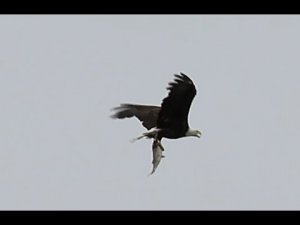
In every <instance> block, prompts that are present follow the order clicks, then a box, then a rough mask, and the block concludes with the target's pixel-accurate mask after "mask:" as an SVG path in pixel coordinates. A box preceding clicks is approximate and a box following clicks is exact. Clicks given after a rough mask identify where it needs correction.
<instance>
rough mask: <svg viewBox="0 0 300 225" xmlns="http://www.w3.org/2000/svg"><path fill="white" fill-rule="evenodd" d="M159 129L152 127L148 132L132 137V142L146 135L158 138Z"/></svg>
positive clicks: (146, 136)
mask: <svg viewBox="0 0 300 225" xmlns="http://www.w3.org/2000/svg"><path fill="white" fill-rule="evenodd" d="M159 130H160V129H158V128H156V127H154V128H152V129H150V130H149V131H148V132H145V133H143V135H142V136H139V137H137V138H134V139H132V140H131V142H135V141H137V140H140V139H142V138H144V137H145V138H154V139H156V140H157V133H158V131H159Z"/></svg>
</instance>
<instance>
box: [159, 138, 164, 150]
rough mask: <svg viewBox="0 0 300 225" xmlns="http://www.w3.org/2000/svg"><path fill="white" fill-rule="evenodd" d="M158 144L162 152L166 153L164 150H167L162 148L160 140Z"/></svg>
mask: <svg viewBox="0 0 300 225" xmlns="http://www.w3.org/2000/svg"><path fill="white" fill-rule="evenodd" d="M157 144H158V145H159V147H160V148H161V150H162V151H164V150H165V149H164V147H163V146H162V144H161V142H160V140H157Z"/></svg>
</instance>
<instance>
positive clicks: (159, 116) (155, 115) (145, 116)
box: [111, 73, 201, 174]
mask: <svg viewBox="0 0 300 225" xmlns="http://www.w3.org/2000/svg"><path fill="white" fill-rule="evenodd" d="M174 76H175V78H174V81H173V82H170V83H169V86H168V87H167V90H169V93H168V96H167V97H165V98H164V99H163V101H162V104H161V106H153V105H137V104H121V105H120V106H118V107H115V108H113V109H112V110H114V111H115V114H113V115H112V116H111V117H112V118H114V119H116V118H118V119H123V118H130V117H133V116H135V117H136V118H138V119H139V120H140V121H141V122H142V124H143V126H144V127H145V128H146V129H147V130H148V131H147V132H145V133H143V134H142V136H139V137H137V138H135V139H133V141H135V140H139V139H141V138H143V137H146V138H153V139H154V141H153V144H152V151H153V161H152V164H153V169H152V172H151V173H150V174H153V173H154V172H155V170H156V168H157V166H158V164H159V162H160V160H161V158H163V157H164V155H163V154H162V151H164V147H163V146H162V144H161V140H162V138H168V139H178V138H182V137H188V136H194V137H198V138H200V136H201V132H200V131H199V130H193V129H191V128H190V127H189V123H188V114H189V110H190V106H191V104H192V101H193V99H194V97H195V95H196V92H197V91H196V87H195V85H194V83H193V81H192V80H191V79H190V78H189V77H188V76H187V75H185V74H184V73H180V75H178V74H175V75H174Z"/></svg>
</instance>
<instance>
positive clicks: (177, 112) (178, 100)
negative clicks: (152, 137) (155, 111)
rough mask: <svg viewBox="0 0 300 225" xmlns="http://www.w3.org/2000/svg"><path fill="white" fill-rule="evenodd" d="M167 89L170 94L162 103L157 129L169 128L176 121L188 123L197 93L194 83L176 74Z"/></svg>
mask: <svg viewBox="0 0 300 225" xmlns="http://www.w3.org/2000/svg"><path fill="white" fill-rule="evenodd" d="M167 89H168V90H169V94H168V96H167V97H166V98H164V99H163V101H162V104H161V111H160V113H159V117H158V121H157V127H165V126H168V124H170V123H173V122H174V121H184V122H186V123H187V120H188V114H189V110H190V107H191V103H192V101H193V99H194V97H195V95H196V93H197V91H196V87H195V85H194V84H193V81H192V80H191V79H190V78H189V77H188V76H187V75H185V74H183V73H180V75H177V74H175V79H174V81H173V82H171V83H169V87H168V88H167Z"/></svg>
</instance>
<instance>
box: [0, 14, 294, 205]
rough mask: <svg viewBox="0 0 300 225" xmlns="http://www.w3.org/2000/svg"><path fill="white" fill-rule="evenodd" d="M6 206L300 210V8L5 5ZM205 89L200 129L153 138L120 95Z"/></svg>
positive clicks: (0, 85)
mask: <svg viewBox="0 0 300 225" xmlns="http://www.w3.org/2000/svg"><path fill="white" fill-rule="evenodd" d="M0 28H1V35H0V107H1V110H0V183H1V185H0V209H71V210H72V209H95V210H122V209H125V210H154V209H158V210H164V209H166V210H181V209H182V210H232V209H238V210H243V209H256V210H259V209H300V177H299V174H300V163H299V161H300V145H299V140H300V139H299V136H300V119H299V115H300V101H299V100H300V89H299V84H300V61H299V58H300V41H299V40H300V16H296V15H293V16H287V15H19V16H17V15H2V16H0ZM179 72H184V73H186V74H187V75H189V76H190V77H191V78H192V80H193V81H194V83H195V85H196V87H197V95H196V97H195V99H194V101H193V103H192V106H191V110H190V115H189V123H190V126H191V128H193V129H199V130H201V131H202V137H201V138H200V139H197V138H193V137H188V138H183V139H178V140H167V139H164V140H163V145H164V147H165V152H164V155H165V156H166V158H164V159H162V161H161V163H160V165H159V167H158V168H157V170H156V172H155V174H154V175H152V176H148V174H149V172H150V171H151V169H152V165H151V161H152V150H151V145H152V142H151V141H150V140H140V141H138V142H136V143H131V142H130V139H132V138H134V137H136V136H139V135H140V134H141V133H142V132H144V131H145V129H144V128H143V127H142V125H141V124H140V123H139V121H138V120H137V119H135V118H132V119H127V120H112V119H110V118H109V116H110V115H111V111H110V109H111V108H112V107H115V106H118V105H119V104H120V103H138V104H154V105H160V103H161V101H162V99H163V98H164V97H165V96H166V95H167V90H166V87H167V84H168V82H170V81H171V80H172V79H173V74H174V73H179Z"/></svg>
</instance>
